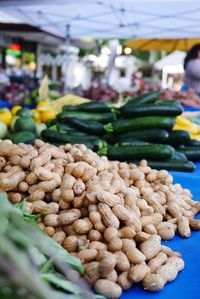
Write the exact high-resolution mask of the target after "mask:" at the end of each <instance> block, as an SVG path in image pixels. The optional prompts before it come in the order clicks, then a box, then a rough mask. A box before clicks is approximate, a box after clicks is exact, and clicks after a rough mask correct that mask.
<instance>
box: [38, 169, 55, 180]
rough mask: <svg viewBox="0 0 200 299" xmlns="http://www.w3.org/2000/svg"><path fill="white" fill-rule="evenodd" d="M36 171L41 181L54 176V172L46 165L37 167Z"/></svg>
mask: <svg viewBox="0 0 200 299" xmlns="http://www.w3.org/2000/svg"><path fill="white" fill-rule="evenodd" d="M34 173H35V175H36V176H37V177H38V178H39V179H40V180H41V181H49V180H51V179H52V178H53V175H52V172H51V171H50V170H48V169H46V168H44V167H36V168H35V169H34Z"/></svg>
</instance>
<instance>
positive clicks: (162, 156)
mask: <svg viewBox="0 0 200 299" xmlns="http://www.w3.org/2000/svg"><path fill="white" fill-rule="evenodd" d="M174 153H175V150H174V149H173V147H171V146H169V145H163V144H146V145H136V146H135V145H133V146H108V147H107V148H103V149H102V150H101V151H100V154H106V155H107V156H108V157H109V158H110V159H112V160H119V161H131V160H136V159H152V160H156V161H160V160H167V159H170V158H172V157H173V155H174Z"/></svg>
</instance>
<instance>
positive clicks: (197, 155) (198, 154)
mask: <svg viewBox="0 0 200 299" xmlns="http://www.w3.org/2000/svg"><path fill="white" fill-rule="evenodd" d="M177 151H179V152H180V153H183V154H184V155H185V156H186V157H187V158H188V160H190V161H194V162H198V161H200V147H199V146H185V147H178V148H177Z"/></svg>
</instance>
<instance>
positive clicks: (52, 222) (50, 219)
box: [44, 214, 59, 227]
mask: <svg viewBox="0 0 200 299" xmlns="http://www.w3.org/2000/svg"><path fill="white" fill-rule="evenodd" d="M44 224H45V225H47V226H53V227H56V226H58V225H59V222H58V215H55V214H49V215H46V216H45V217H44Z"/></svg>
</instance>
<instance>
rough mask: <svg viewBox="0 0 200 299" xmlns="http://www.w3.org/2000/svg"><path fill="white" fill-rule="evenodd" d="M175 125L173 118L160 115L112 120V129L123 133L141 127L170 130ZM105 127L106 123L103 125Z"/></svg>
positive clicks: (140, 128)
mask: <svg viewBox="0 0 200 299" xmlns="http://www.w3.org/2000/svg"><path fill="white" fill-rule="evenodd" d="M174 125H175V118H173V117H162V116H144V117H136V118H133V119H119V120H115V121H113V122H112V128H113V131H114V132H116V133H124V132H129V131H132V130H142V129H150V128H152V129H154V128H159V129H165V130H171V129H172V128H173V126H174ZM105 128H107V125H106V126H105Z"/></svg>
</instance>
